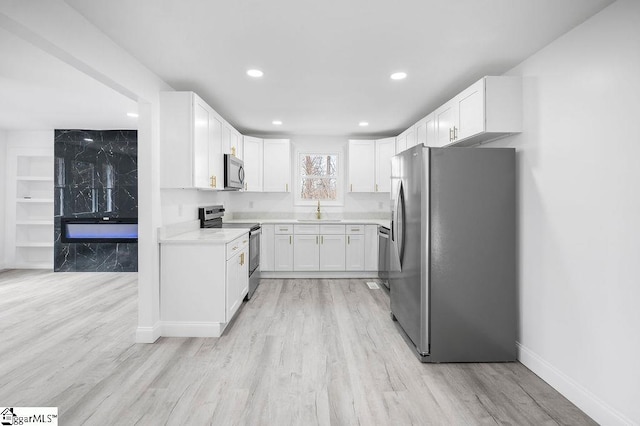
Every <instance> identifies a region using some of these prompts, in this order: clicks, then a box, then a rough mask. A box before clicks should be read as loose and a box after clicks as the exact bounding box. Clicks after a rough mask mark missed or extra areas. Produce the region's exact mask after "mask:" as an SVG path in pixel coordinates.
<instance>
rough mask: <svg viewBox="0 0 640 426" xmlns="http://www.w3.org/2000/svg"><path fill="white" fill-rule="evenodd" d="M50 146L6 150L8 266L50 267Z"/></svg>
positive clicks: (51, 266)
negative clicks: (12, 201)
mask: <svg viewBox="0 0 640 426" xmlns="http://www.w3.org/2000/svg"><path fill="white" fill-rule="evenodd" d="M53 162H54V155H53V148H35V147H24V148H23V147H11V148H9V149H8V150H7V169H6V185H7V186H6V194H7V201H8V200H15V202H14V203H13V205H11V204H12V203H11V202H9V201H8V203H7V236H6V241H5V242H4V243H5V248H6V250H5V253H6V254H7V262H6V263H7V266H8V267H10V268H26V269H33V268H37V269H52V268H53V246H54V243H53V240H54V237H53V229H52V228H53V224H54V222H53V213H54V212H53V205H54V198H53V194H54V175H53Z"/></svg>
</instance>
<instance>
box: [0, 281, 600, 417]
mask: <svg viewBox="0 0 640 426" xmlns="http://www.w3.org/2000/svg"><path fill="white" fill-rule="evenodd" d="M136 280H137V274H114V273H75V274H73V273H48V272H34V271H5V272H0V405H2V406H57V407H59V413H60V421H61V423H60V424H62V425H76V424H94V425H111V424H122V425H134V424H139V425H162V424H172V425H206V424H214V425H235V424H239V425H315V424H321V425H329V424H331V425H356V424H360V425H410V424H414V425H472V424H512V425H527V424H529V425H555V424H571V425H579V424H593V422H592V420H591V419H589V418H588V417H587V416H586V415H585V414H583V413H582V412H581V411H580V410H579V409H577V408H576V407H575V406H574V405H572V404H571V403H570V402H569V401H567V400H566V399H565V398H564V397H562V396H561V395H560V394H559V393H557V392H556V391H555V390H553V389H552V388H551V387H550V386H549V385H547V384H546V383H545V382H543V381H542V380H540V379H539V378H538V377H537V376H535V375H534V374H533V373H531V372H530V371H529V370H527V369H526V368H525V367H524V366H523V365H521V364H519V363H502V364H434V365H432V364H421V363H419V362H418V360H417V359H416V358H415V357H414V355H413V353H412V352H411V350H410V349H409V347H408V346H407V345H406V343H405V341H404V340H403V338H402V337H401V336H400V334H399V332H398V330H397V329H396V325H395V324H394V323H393V322H392V321H391V319H390V317H389V297H388V293H386V292H385V290H383V289H379V290H370V289H369V288H368V287H367V286H366V284H365V282H364V280H263V282H262V284H261V285H260V287H259V288H258V290H257V292H256V294H255V296H254V298H253V299H252V300H251V301H249V302H247V303H245V304H244V306H243V307H242V308H241V310H240V312H239V314H238V316H237V317H236V320H235V322H234V323H232V324H231V325H230V326H229V327H228V328H227V330H226V331H225V333H224V335H223V336H222V337H220V338H215V339H214V338H206V339H205V338H161V339H160V340H158V341H157V342H156V343H155V344H136V343H134V331H135V327H136V324H137V314H136V308H137V303H136V297H137V282H136ZM185 285H188V283H185Z"/></svg>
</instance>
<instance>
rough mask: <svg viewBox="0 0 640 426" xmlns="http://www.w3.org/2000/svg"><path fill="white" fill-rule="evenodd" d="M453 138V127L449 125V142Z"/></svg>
mask: <svg viewBox="0 0 640 426" xmlns="http://www.w3.org/2000/svg"><path fill="white" fill-rule="evenodd" d="M452 140H453V129H452V128H451V127H450V128H449V142H451V141H452Z"/></svg>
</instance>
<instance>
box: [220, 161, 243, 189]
mask: <svg viewBox="0 0 640 426" xmlns="http://www.w3.org/2000/svg"><path fill="white" fill-rule="evenodd" d="M242 188H244V163H243V162H242V160H240V159H239V158H237V157H236V156H235V155H230V154H225V155H224V189H242Z"/></svg>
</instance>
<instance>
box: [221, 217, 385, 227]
mask: <svg viewBox="0 0 640 426" xmlns="http://www.w3.org/2000/svg"><path fill="white" fill-rule="evenodd" d="M225 222H226V223H247V222H258V223H260V224H261V225H264V224H269V223H299V224H304V225H356V224H358V225H381V226H384V227H387V228H390V227H391V221H390V220H384V219H336V220H331V219H328V220H304V219H302V220H300V219H260V218H256V219H238V220H225Z"/></svg>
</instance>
